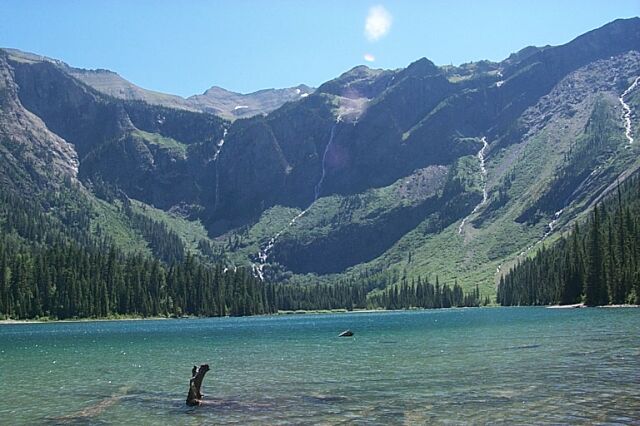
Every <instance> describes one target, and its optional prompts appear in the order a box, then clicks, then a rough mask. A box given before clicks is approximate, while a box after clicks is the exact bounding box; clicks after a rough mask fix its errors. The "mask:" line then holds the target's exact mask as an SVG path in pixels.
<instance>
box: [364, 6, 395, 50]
mask: <svg viewBox="0 0 640 426" xmlns="http://www.w3.org/2000/svg"><path fill="white" fill-rule="evenodd" d="M392 21H393V18H392V17H391V14H390V13H389V11H388V10H387V9H385V8H384V7H383V6H380V5H378V6H373V7H372V8H371V9H369V14H368V15H367V20H366V22H365V25H364V35H365V36H366V37H367V40H369V41H377V40H379V39H381V38H382V37H384V36H385V35H387V33H388V32H389V30H390V29H391V22H392Z"/></svg>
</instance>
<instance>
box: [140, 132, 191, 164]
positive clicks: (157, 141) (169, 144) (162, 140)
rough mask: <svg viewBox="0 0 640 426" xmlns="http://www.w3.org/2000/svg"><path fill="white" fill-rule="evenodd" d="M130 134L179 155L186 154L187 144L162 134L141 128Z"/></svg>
mask: <svg viewBox="0 0 640 426" xmlns="http://www.w3.org/2000/svg"><path fill="white" fill-rule="evenodd" d="M132 135H134V136H136V137H139V138H142V139H144V140H145V141H146V142H148V143H150V144H152V145H157V146H159V147H161V148H163V149H166V150H168V151H170V152H172V153H175V154H178V155H180V156H181V157H183V158H184V157H186V156H187V145H185V144H183V143H181V142H178V141H177V140H175V139H171V138H168V137H166V136H162V135H160V134H158V133H149V132H145V131H143V130H134V131H133V132H132Z"/></svg>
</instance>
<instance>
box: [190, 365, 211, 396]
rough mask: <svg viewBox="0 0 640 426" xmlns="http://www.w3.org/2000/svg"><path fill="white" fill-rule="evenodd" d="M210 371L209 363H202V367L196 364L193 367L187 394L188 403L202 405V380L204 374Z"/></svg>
mask: <svg viewBox="0 0 640 426" xmlns="http://www.w3.org/2000/svg"><path fill="white" fill-rule="evenodd" d="M207 371H209V364H202V365H201V366H200V367H196V366H195V365H194V366H193V368H192V369H191V379H190V380H189V394H188V395H187V405H191V406H194V405H200V403H201V402H202V392H200V388H201V387H202V380H203V379H204V375H205V374H207Z"/></svg>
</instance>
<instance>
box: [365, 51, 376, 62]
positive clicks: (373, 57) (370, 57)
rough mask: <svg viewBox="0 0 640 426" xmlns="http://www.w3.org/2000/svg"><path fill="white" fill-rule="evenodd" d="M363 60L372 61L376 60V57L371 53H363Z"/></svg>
mask: <svg viewBox="0 0 640 426" xmlns="http://www.w3.org/2000/svg"><path fill="white" fill-rule="evenodd" d="M364 60H365V61H367V62H373V61H375V60H376V57H375V56H373V55H372V54H371V53H365V54H364Z"/></svg>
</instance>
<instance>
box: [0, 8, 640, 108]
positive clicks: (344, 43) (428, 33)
mask: <svg viewBox="0 0 640 426" xmlns="http://www.w3.org/2000/svg"><path fill="white" fill-rule="evenodd" d="M638 15H640V0H599V1H595V0H553V1H548V0H535V1H516V0H513V1H506V0H486V1H472V0H465V1H445V0H439V1H435V0H422V1H420V0H415V1H410V0H405V1H362V0H323V1H320V0H299V1H293V0H277V1H276V0H228V1H227V0H217V1H196V0H182V1H178V0H174V1H162V0H159V1H146V0H127V1H119V0H99V1H94V0H75V1H71V0H55V1H52V0H2V1H0V46H2V47H14V48H18V49H21V50H26V51H30V52H34V53H39V54H42V55H46V56H50V57H54V58H57V59H62V60H63V61H65V62H67V63H69V64H70V65H73V66H76V67H81V68H107V69H110V70H113V71H116V72H118V73H119V74H120V75H122V76H123V77H125V78H126V79H128V80H130V81H132V82H134V83H135V84H137V85H139V86H142V87H144V88H148V89H153V90H157V91H162V92H167V93H174V94H178V95H182V96H189V95H193V94H197V93H202V92H203V91H204V90H206V89H207V88H209V87H211V86H213V85H217V86H221V87H224V88H227V89H230V90H234V91H239V92H250V91H254V90H258V89H262V88H270V87H288V86H294V85H297V84H299V83H305V84H309V85H312V86H317V85H319V84H320V83H322V82H324V81H326V80H329V79H331V78H334V77H336V76H338V75H339V74H341V73H342V72H344V71H346V70H348V69H350V68H352V67H354V66H356V65H359V64H367V65H369V66H371V67H375V68H399V67H404V66H407V65H408V64H409V63H411V62H413V61H415V60H416V59H418V58H421V57H427V58H429V59H431V60H432V61H433V62H435V63H436V64H438V65H444V64H455V65H457V64H460V63H464V62H469V61H474V60H479V59H491V60H496V61H498V60H501V59H504V58H505V57H507V56H508V55H509V53H511V52H514V51H517V50H519V49H521V48H522V47H525V46H527V45H546V44H552V45H557V44H563V43H566V42H568V41H570V40H571V39H573V38H575V37H576V36H578V35H580V34H582V33H584V32H586V31H589V30H591V29H595V28H597V27H599V26H602V25H604V24H605V23H607V22H609V21H612V20H614V19H616V18H625V17H632V16H638ZM368 18H369V19H368ZM367 22H368V24H367ZM365 55H368V56H367V59H368V60H366V59H365ZM372 59H375V60H373V61H371V60H372Z"/></svg>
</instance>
